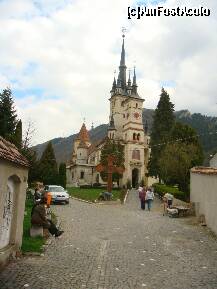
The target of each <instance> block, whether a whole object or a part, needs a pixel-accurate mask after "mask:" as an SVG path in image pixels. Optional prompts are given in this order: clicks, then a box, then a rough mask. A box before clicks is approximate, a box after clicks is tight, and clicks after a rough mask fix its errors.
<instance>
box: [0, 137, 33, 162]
mask: <svg viewBox="0 0 217 289" xmlns="http://www.w3.org/2000/svg"><path fill="white" fill-rule="evenodd" d="M0 159H4V160H7V161H9V162H12V163H16V164H18V165H21V166H25V167H28V166H29V163H28V161H27V159H26V158H25V157H24V156H23V155H21V153H20V152H19V151H18V149H17V148H16V146H15V145H13V144H12V143H10V142H9V141H6V140H5V139H4V138H2V137H1V136H0Z"/></svg>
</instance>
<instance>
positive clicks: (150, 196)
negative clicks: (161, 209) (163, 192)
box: [146, 188, 154, 212]
mask: <svg viewBox="0 0 217 289" xmlns="http://www.w3.org/2000/svg"><path fill="white" fill-rule="evenodd" d="M153 200H154V193H153V191H152V190H151V188H148V190H147V192H146V201H147V203H148V210H149V212H150V210H151V207H152V202H153Z"/></svg>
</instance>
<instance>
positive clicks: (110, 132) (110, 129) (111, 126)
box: [108, 114, 116, 139]
mask: <svg viewBox="0 0 217 289" xmlns="http://www.w3.org/2000/svg"><path fill="white" fill-rule="evenodd" d="M115 132H116V128H115V123H114V117H113V114H112V115H111V119H110V123H109V127H108V138H110V139H115Z"/></svg>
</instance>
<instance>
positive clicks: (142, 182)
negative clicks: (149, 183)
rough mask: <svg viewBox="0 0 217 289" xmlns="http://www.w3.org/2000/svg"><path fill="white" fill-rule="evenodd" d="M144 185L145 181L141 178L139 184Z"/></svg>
mask: <svg viewBox="0 0 217 289" xmlns="http://www.w3.org/2000/svg"><path fill="white" fill-rule="evenodd" d="M144 185H145V181H144V179H143V178H142V180H141V182H140V186H141V187H144Z"/></svg>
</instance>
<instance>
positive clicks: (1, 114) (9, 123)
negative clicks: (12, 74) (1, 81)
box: [0, 88, 17, 141]
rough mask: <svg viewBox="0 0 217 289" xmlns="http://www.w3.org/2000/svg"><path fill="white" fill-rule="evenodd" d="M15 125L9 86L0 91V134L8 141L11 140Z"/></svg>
mask: <svg viewBox="0 0 217 289" xmlns="http://www.w3.org/2000/svg"><path fill="white" fill-rule="evenodd" d="M16 125H17V114H16V110H15V108H14V101H13V98H12V92H11V90H10V88H6V89H4V90H3V91H2V93H0V135H1V136H2V137H4V138H5V139H7V140H9V141H13V135H14V133H15V129H16Z"/></svg>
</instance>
